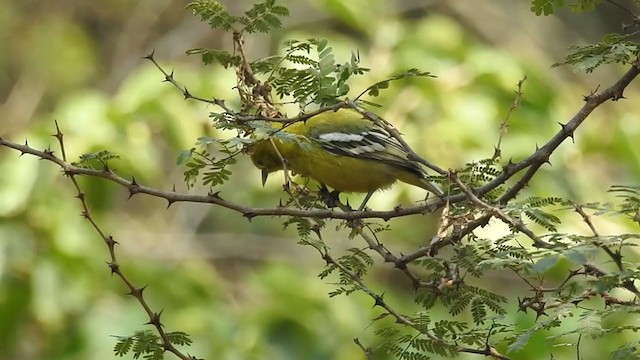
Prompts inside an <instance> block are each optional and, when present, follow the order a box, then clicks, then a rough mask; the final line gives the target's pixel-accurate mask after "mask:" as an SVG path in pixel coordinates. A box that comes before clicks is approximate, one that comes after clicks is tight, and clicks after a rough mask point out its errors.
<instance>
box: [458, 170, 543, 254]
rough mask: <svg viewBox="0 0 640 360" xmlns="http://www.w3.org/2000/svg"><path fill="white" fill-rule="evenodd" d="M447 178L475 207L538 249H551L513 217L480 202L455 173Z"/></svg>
mask: <svg viewBox="0 0 640 360" xmlns="http://www.w3.org/2000/svg"><path fill="white" fill-rule="evenodd" d="M449 178H450V179H451V180H452V181H453V182H454V183H455V184H456V185H458V187H459V188H460V190H462V192H464V193H465V194H466V195H467V197H468V198H469V200H470V201H471V202H472V203H474V204H476V205H477V206H479V207H480V208H482V209H485V210H486V211H487V212H488V213H489V214H491V215H492V216H495V217H497V218H498V219H500V220H502V221H503V222H504V223H505V224H507V225H509V226H511V227H513V228H515V229H517V230H518V231H520V232H521V233H523V234H525V235H527V236H528V237H529V238H530V239H531V240H533V244H534V245H535V246H536V247H539V248H551V247H552V245H551V244H550V243H548V242H546V241H544V240H542V239H541V238H540V237H539V236H537V235H536V234H534V233H533V231H531V229H529V228H528V227H526V226H525V225H524V224H523V223H522V221H520V220H518V219H514V218H513V217H511V216H509V215H507V214H505V213H504V211H502V210H501V209H500V208H498V207H495V206H491V205H489V204H487V203H485V202H484V201H482V200H480V198H478V197H477V196H476V195H475V194H474V193H473V192H472V191H471V190H470V189H469V188H468V187H467V186H465V185H464V184H463V183H462V181H460V178H458V175H457V174H456V173H455V172H453V171H452V172H450V175H449Z"/></svg>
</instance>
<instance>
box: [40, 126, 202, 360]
mask: <svg viewBox="0 0 640 360" xmlns="http://www.w3.org/2000/svg"><path fill="white" fill-rule="evenodd" d="M53 136H54V137H55V138H56V139H57V140H58V143H59V145H60V152H61V153H62V159H61V160H62V161H66V158H67V155H66V151H65V146H64V135H63V133H62V132H61V131H60V128H59V127H58V123H57V122H56V133H55V134H54V135H53ZM46 153H48V154H51V155H52V152H51V151H47V152H46ZM65 175H66V176H68V177H69V179H70V180H71V182H72V183H73V186H74V188H75V189H76V191H77V192H78V195H76V198H77V199H78V200H80V203H81V205H82V216H83V217H84V218H85V219H86V220H87V221H88V222H89V223H90V224H91V226H92V227H93V229H94V230H95V231H96V232H97V233H98V234H99V235H100V237H101V238H102V240H103V241H104V243H105V244H106V245H107V248H108V250H109V257H110V259H109V262H108V263H107V265H108V266H109V269H110V270H111V274H112V275H113V274H115V275H116V276H118V277H119V278H120V280H122V282H123V283H124V284H125V285H126V287H127V288H128V289H129V293H128V295H131V296H133V297H135V298H136V300H137V301H138V303H140V306H142V308H143V309H144V311H145V312H146V313H147V316H149V321H148V322H147V324H149V325H153V327H155V329H156V331H157V333H158V335H159V337H160V341H161V343H162V347H163V348H164V350H165V351H169V352H171V353H173V354H174V355H176V356H177V357H178V358H180V359H183V360H196V358H195V357H193V356H189V355H186V354H183V353H182V352H181V351H180V350H178V349H177V348H176V347H175V346H173V344H172V343H171V341H170V340H169V337H168V336H167V332H166V331H165V330H164V327H163V325H162V322H161V321H160V316H161V315H162V311H160V312H155V311H153V310H152V309H151V307H150V306H149V304H148V303H147V301H146V300H145V298H144V296H143V291H144V289H145V288H146V286H143V287H137V286H135V285H134V284H133V282H132V281H131V280H130V279H129V277H128V276H127V275H126V274H125V273H124V272H123V271H122V268H121V266H120V263H119V262H118V258H117V256H116V249H115V247H116V245H117V244H118V242H117V241H115V240H114V239H113V237H112V236H111V235H107V234H106V233H105V232H104V231H103V230H102V229H101V228H100V226H99V225H98V223H97V222H96V221H95V219H94V218H93V216H92V214H91V210H90V208H89V205H88V204H87V199H86V196H85V193H84V192H83V191H82V189H81V188H80V184H78V180H77V179H76V174H73V173H69V172H65Z"/></svg>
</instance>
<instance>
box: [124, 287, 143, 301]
mask: <svg viewBox="0 0 640 360" xmlns="http://www.w3.org/2000/svg"><path fill="white" fill-rule="evenodd" d="M146 288H147V285H145V286H143V287H139V288H134V289H133V290H131V291H129V292H128V293H127V295H131V296H133V297H136V298H141V297H142V292H143V291H144V289H146Z"/></svg>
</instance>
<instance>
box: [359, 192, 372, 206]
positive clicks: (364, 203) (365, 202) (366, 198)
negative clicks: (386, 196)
mask: <svg viewBox="0 0 640 360" xmlns="http://www.w3.org/2000/svg"><path fill="white" fill-rule="evenodd" d="M374 192H375V191H374V190H371V191H369V192H368V193H367V196H365V197H364V200H362V204H360V207H359V208H358V211H362V210H364V207H365V205H367V201H369V199H370V198H371V195H373V193H374Z"/></svg>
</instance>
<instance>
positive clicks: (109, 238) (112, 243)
mask: <svg viewBox="0 0 640 360" xmlns="http://www.w3.org/2000/svg"><path fill="white" fill-rule="evenodd" d="M105 241H106V243H107V245H108V246H109V248H113V247H114V246H115V245H118V242H117V241H115V240H113V236H111V235H109V236H107V239H106V240H105Z"/></svg>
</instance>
